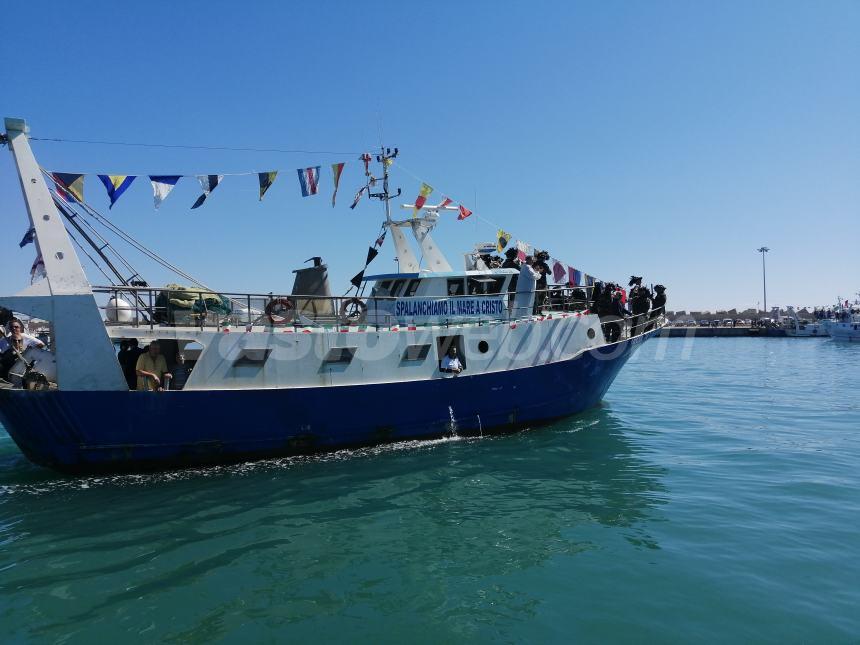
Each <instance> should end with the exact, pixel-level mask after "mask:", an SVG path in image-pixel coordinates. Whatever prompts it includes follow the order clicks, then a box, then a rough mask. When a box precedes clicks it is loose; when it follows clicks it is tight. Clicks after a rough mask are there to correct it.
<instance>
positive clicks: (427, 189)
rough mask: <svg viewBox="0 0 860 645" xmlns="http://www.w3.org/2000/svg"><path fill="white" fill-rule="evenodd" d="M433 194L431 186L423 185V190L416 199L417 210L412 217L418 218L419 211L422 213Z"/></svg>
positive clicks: (413, 211) (414, 210)
mask: <svg viewBox="0 0 860 645" xmlns="http://www.w3.org/2000/svg"><path fill="white" fill-rule="evenodd" d="M432 192H433V187H432V186H430V185H429V184H421V190H420V191H418V197H417V198H416V199H415V208H414V209H412V217H417V216H418V211H420V210H421V209H422V208H423V207H424V204H426V203H427V198H428V197H429V196H430V193H432Z"/></svg>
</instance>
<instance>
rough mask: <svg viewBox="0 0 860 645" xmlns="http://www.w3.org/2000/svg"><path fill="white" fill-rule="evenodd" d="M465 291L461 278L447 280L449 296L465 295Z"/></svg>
mask: <svg viewBox="0 0 860 645" xmlns="http://www.w3.org/2000/svg"><path fill="white" fill-rule="evenodd" d="M465 293H466V290H465V287H464V284H463V280H462V278H451V279H449V280H448V295H449V296H462V295H465Z"/></svg>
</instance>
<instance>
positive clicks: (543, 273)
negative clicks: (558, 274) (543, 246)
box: [532, 251, 549, 313]
mask: <svg viewBox="0 0 860 645" xmlns="http://www.w3.org/2000/svg"><path fill="white" fill-rule="evenodd" d="M547 260H549V253H547V252H546V251H538V252H537V253H536V254H535V257H534V262H532V268H533V269H534V270H535V271H537V272H538V279H537V284H536V285H535V289H536V293H535V307H534V313H539V312H540V310H541V308H542V307H543V304H544V302H545V301H546V288H547V276H548V275H549V265H548V264H547V263H546V261H547Z"/></svg>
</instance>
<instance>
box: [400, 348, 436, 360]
mask: <svg viewBox="0 0 860 645" xmlns="http://www.w3.org/2000/svg"><path fill="white" fill-rule="evenodd" d="M429 353H430V345H407V346H406V350H405V351H404V352H403V360H404V361H423V360H424V359H425V358H427V354H429Z"/></svg>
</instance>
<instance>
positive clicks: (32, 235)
mask: <svg viewBox="0 0 860 645" xmlns="http://www.w3.org/2000/svg"><path fill="white" fill-rule="evenodd" d="M35 239H36V229H35V228H33V227H32V226H31V227H30V228H28V229H27V232H26V233H24V237H23V238H21V241H20V242H18V246H19V247H20V248H22V249H23V248H24V247H25V246H27V245H28V244H30V242H32V241H33V240H35Z"/></svg>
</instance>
